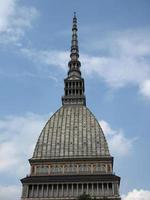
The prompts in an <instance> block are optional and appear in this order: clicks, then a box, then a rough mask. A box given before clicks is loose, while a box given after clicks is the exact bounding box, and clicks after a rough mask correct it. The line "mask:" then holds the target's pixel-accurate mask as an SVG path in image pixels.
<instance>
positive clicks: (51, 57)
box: [20, 48, 69, 70]
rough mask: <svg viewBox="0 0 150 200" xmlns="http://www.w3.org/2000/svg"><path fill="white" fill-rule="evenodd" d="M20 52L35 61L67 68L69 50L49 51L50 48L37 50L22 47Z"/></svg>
mask: <svg viewBox="0 0 150 200" xmlns="http://www.w3.org/2000/svg"><path fill="white" fill-rule="evenodd" d="M20 52H21V53H22V54H23V55H25V56H27V57H28V58H29V59H31V60H32V61H33V62H35V63H39V62H40V63H41V64H45V65H49V66H56V67H60V68H62V69H64V70H67V62H68V59H69V52H65V51H52V50H50V51H48V50H43V51H42V50H41V51H38V50H35V49H27V48H22V49H20Z"/></svg>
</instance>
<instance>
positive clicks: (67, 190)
mask: <svg viewBox="0 0 150 200" xmlns="http://www.w3.org/2000/svg"><path fill="white" fill-rule="evenodd" d="M67 195H68V183H67Z"/></svg>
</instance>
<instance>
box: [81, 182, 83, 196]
mask: <svg viewBox="0 0 150 200" xmlns="http://www.w3.org/2000/svg"><path fill="white" fill-rule="evenodd" d="M81 194H83V183H82V193H81Z"/></svg>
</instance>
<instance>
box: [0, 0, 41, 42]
mask: <svg viewBox="0 0 150 200" xmlns="http://www.w3.org/2000/svg"><path fill="white" fill-rule="evenodd" d="M20 2H21V1H20V0H1V6H0V43H1V44H9V43H13V44H16V45H19V44H20V43H19V40H20V39H21V38H22V37H23V36H24V34H25V31H26V29H28V28H31V27H32V22H33V21H34V20H35V19H36V18H37V16H38V11H37V10H36V9H35V8H34V7H25V6H21V5H20Z"/></svg>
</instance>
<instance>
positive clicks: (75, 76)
mask: <svg viewBox="0 0 150 200" xmlns="http://www.w3.org/2000/svg"><path fill="white" fill-rule="evenodd" d="M77 31H78V28H77V17H76V13H74V17H73V25H72V40H71V52H70V58H71V60H70V61H69V63H68V67H69V71H68V77H67V78H66V79H65V80H64V82H65V88H64V90H65V94H64V96H63V97H62V103H63V105H65V104H82V105H86V99H85V95H84V79H83V78H82V77H81V71H80V67H81V63H80V61H79V47H78V36H77Z"/></svg>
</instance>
